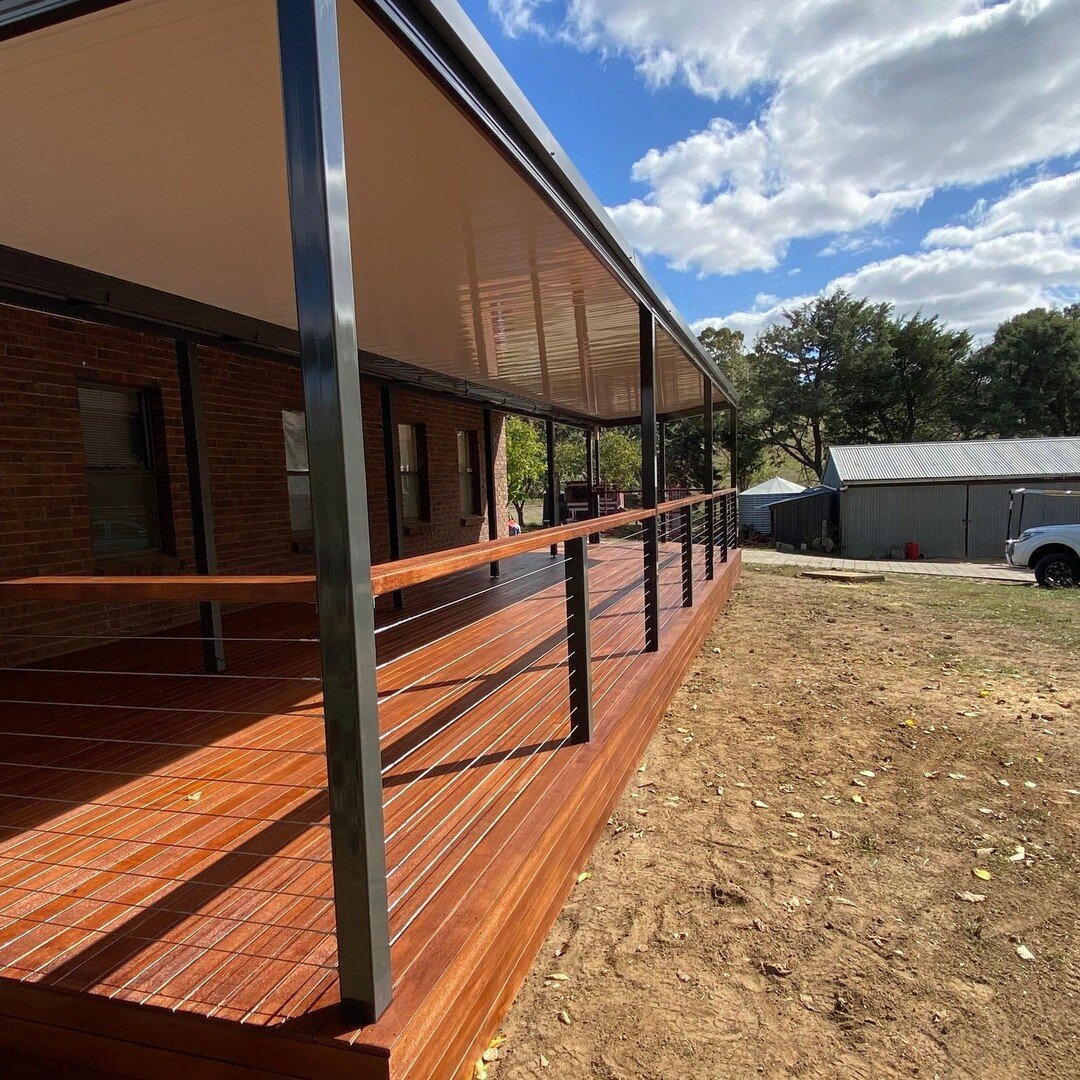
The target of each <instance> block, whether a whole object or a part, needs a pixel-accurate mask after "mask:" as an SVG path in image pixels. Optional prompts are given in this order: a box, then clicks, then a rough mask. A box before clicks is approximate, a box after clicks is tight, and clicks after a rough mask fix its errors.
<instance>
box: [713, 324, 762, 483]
mask: <svg viewBox="0 0 1080 1080" xmlns="http://www.w3.org/2000/svg"><path fill="white" fill-rule="evenodd" d="M699 340H700V342H701V344H702V345H703V346H704V348H705V350H706V352H708V353H709V355H710V356H711V357H712V358H713V359H714V360H715V361H716V363H717V364H718V365H719V366H720V370H721V371H723V373H724V374H725V375H726V376H727V377H728V379H729V381H730V382H731V384H732V386H733V387H734V388H735V392H736V393H737V394H738V395H739V456H738V476H737V478H736V479H737V483H738V486H739V487H740V488H746V487H749V486H750V482H751V479H752V478H753V477H754V476H755V474H756V473H757V472H758V470H759V469H761V467H762V465H763V464H764V463H765V452H766V447H767V445H768V444H767V442H766V440H765V436H764V432H763V430H762V423H761V420H762V417H761V409H760V405H758V404H756V401H757V399H756V398H755V396H754V394H753V393H752V392H751V378H750V372H751V365H750V357H749V356H748V355H747V352H746V346H745V342H744V340H743V334H742V331H741V330H732V329H730V328H729V327H726V326H717V327H711V326H710V327H707V328H706V329H705V330H703V331H702V332H701V334H700V336H699ZM715 426H716V446H715V447H714V450H713V469H714V471H715V472H717V473H719V474H720V475H721V476H723V477H724V478H725V479H724V480H723V482H722V485H721V486H726V485H727V479H726V478H727V477H728V476H729V475H730V471H731V470H730V468H729V463H730V461H731V423H730V418H729V417H728V415H727V410H725V409H720V410H718V411H717V413H716V421H715ZM724 459H726V460H724Z"/></svg>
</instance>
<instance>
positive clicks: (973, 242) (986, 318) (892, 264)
mask: <svg viewBox="0 0 1080 1080" xmlns="http://www.w3.org/2000/svg"><path fill="white" fill-rule="evenodd" d="M969 217H971V218H972V220H973V224H971V225H962V226H960V225H958V226H948V227H945V228H940V229H934V230H932V231H931V232H929V233H928V234H927V235H926V237H925V238H924V240H923V250H921V251H918V252H915V253H913V254H906V255H898V256H895V257H894V258H890V259H883V260H880V261H878V262H872V263H868V264H867V265H865V266H862V267H860V268H859V269H858V270H855V271H854V272H852V273H850V274H845V275H843V276H842V277H838V278H835V279H834V280H833V281H831V282H829V284H828V285H827V286H826V288H825V289H824V290H822V291H823V292H825V293H829V292H834V291H836V290H839V289H844V290H846V291H848V292H851V293H853V294H854V295H856V296H866V297H869V298H870V299H871V300H875V301H885V302H887V303H890V304H893V305H894V306H895V307H896V309H897V311H898V312H899V313H901V314H912V313H914V312H915V311H918V310H921V311H922V312H923V314H924V315H941V316H942V317H943V318H944V319H945V320H946V321H947V322H949V323H951V324H952V325H954V326H957V327H966V328H968V329H970V330H972V331H973V332H974V333H975V334H976V335H977V336H980V337H985V336H987V335H989V334H991V333H993V330H994V328H995V327H996V326H997V324H998V323H999V322H1002V321H1003V320H1005V319H1007V318H1009V317H1011V316H1012V315H1015V314H1016V313H1017V312H1018V311H1025V310H1027V309H1028V308H1032V307H1047V306H1050V305H1052V304H1055V303H1059V302H1061V301H1066V300H1074V299H1077V298H1078V296H1080V171H1078V172H1074V173H1069V174H1066V175H1065V176H1061V177H1056V178H1053V179H1043V180H1036V181H1035V182H1033V183H1031V184H1028V185H1027V186H1026V187H1023V188H1019V189H1017V190H1015V191H1013V192H1010V193H1009V194H1008V195H1006V196H1004V197H1003V198H1002V199H1000V200H998V201H997V202H995V203H992V204H990V205H988V206H987V205H984V204H981V203H980V204H977V205H976V207H975V208H974V211H973V213H972V214H971V215H969ZM807 299H810V298H809V297H808V296H794V297H789V298H788V299H786V300H782V301H777V300H776V299H775V298H774V297H770V296H759V297H757V298H756V300H755V302H754V304H753V306H752V307H751V308H750V310H748V311H739V312H734V313H732V314H730V315H726V316H723V317H719V318H715V319H705V320H702V322H701V323H700V324H698V325H697V326H695V329H696V330H700V329H701V328H702V327H704V326H708V325H713V326H715V325H724V326H731V327H733V328H734V329H738V330H742V331H743V332H744V334H746V336H747V339H748V340H752V339H753V337H754V335H755V334H757V333H758V332H760V330H761V329H762V328H764V327H765V326H768V325H770V324H772V323H775V322H779V321H780V320H781V319H782V317H783V311H784V309H785V308H791V307H795V306H797V305H798V304H800V303H803V302H805V301H806V300H807Z"/></svg>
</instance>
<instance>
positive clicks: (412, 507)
mask: <svg viewBox="0 0 1080 1080" xmlns="http://www.w3.org/2000/svg"><path fill="white" fill-rule="evenodd" d="M398 468H399V469H400V471H401V516H402V518H403V520H405V521H406V522H410V521H428V520H429V518H430V504H429V502H428V486H427V437H426V433H425V431H424V425H423V424H398Z"/></svg>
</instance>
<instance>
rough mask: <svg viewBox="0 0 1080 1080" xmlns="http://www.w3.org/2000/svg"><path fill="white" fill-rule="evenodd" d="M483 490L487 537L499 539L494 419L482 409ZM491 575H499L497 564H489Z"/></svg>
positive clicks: (489, 411)
mask: <svg viewBox="0 0 1080 1080" xmlns="http://www.w3.org/2000/svg"><path fill="white" fill-rule="evenodd" d="M484 490H485V491H487V528H488V539H489V540H498V539H499V504H498V500H497V499H496V497H495V419H494V417H493V416H492V415H491V410H490V409H485V410H484ZM491 576H492V577H498V576H499V564H498V563H497V562H493V563H492V564H491Z"/></svg>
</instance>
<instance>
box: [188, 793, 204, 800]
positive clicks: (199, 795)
mask: <svg viewBox="0 0 1080 1080" xmlns="http://www.w3.org/2000/svg"><path fill="white" fill-rule="evenodd" d="M201 798H202V792H201V791H193V792H191V794H190V795H188V796H187V800H188V802H198V801H199V800H200V799H201Z"/></svg>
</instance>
